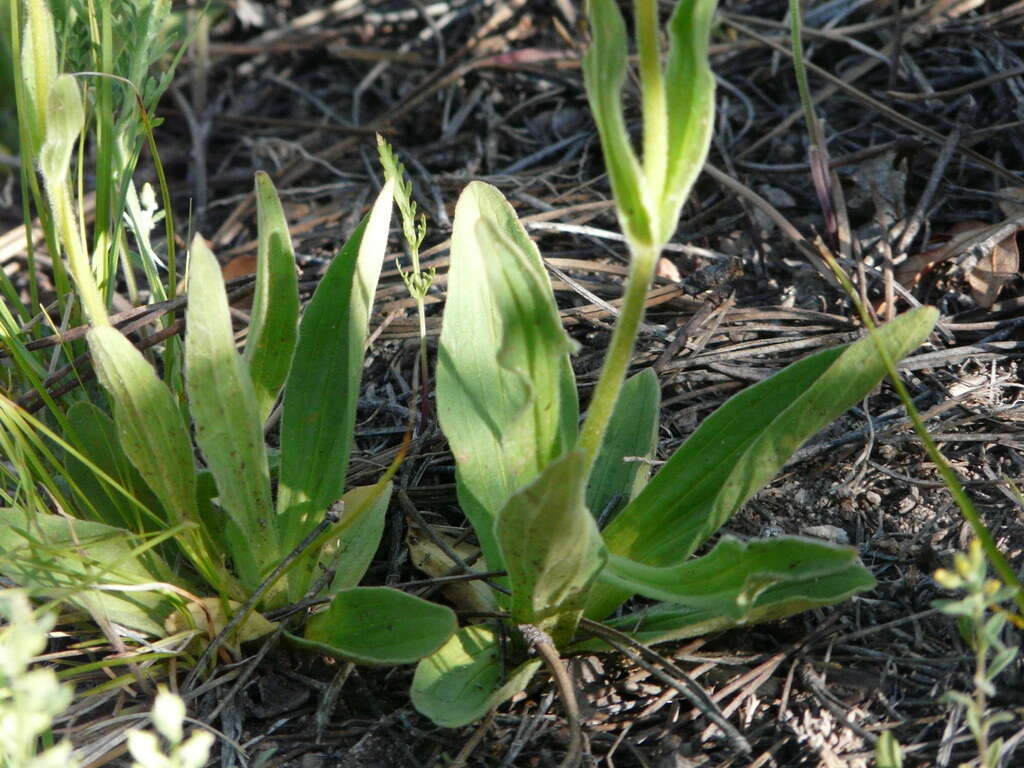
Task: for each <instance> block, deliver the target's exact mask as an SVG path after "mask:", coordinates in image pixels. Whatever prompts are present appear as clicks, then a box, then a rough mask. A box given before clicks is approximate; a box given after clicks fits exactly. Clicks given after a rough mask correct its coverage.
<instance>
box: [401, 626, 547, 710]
mask: <svg viewBox="0 0 1024 768" xmlns="http://www.w3.org/2000/svg"><path fill="white" fill-rule="evenodd" d="M541 664H542V662H541V660H540V659H530V660H529V661H527V662H524V663H523V664H520V665H519V666H518V667H516V668H515V669H514V670H512V671H511V673H509V674H507V675H506V673H505V670H504V668H503V666H502V664H501V659H500V655H499V653H498V645H497V642H496V640H495V636H494V632H493V631H492V630H490V629H488V628H487V627H484V626H480V625H475V626H472V627H465V628H463V629H460V630H459V631H458V632H457V633H456V634H455V635H453V636H452V638H451V639H450V640H449V641H448V642H447V643H445V645H444V647H443V648H441V649H440V650H439V651H437V653H435V654H433V655H432V656H428V657H427V658H425V659H423V661H421V662H420V663H419V664H418V665H416V675H415V677H414V678H413V681H412V703H413V706H415V707H416V709H417V710H418V711H419V712H420V713H421V714H424V715H426V716H427V717H429V718H430V719H431V720H433V721H434V723H435V724H436V725H439V726H441V727H442V728H459V727H461V726H463V725H469V724H470V723H472V722H473V721H474V720H479V719H480V718H481V717H483V716H484V715H486V714H487V713H488V712H489V711H490V710H492V709H493V708H494V707H496V706H498V705H499V704H501V703H503V702H504V701H506V700H508V699H510V698H511V697H512V696H514V695H515V694H517V693H519V692H520V691H522V690H523V689H525V688H526V686H527V684H528V683H529V682H530V678H532V677H533V675H534V673H536V671H537V670H538V669H539V668H540V666H541Z"/></svg>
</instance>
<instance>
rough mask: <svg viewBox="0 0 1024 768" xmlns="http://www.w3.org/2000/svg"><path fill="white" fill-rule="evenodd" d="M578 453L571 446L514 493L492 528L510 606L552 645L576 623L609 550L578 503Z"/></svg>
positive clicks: (517, 618) (583, 477)
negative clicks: (542, 633) (505, 570)
mask: <svg viewBox="0 0 1024 768" xmlns="http://www.w3.org/2000/svg"><path fill="white" fill-rule="evenodd" d="M584 463H585V461H584V457H583V454H582V453H580V452H578V451H572V452H571V453H568V454H566V455H565V456H563V457H562V458H560V459H557V460H555V461H554V462H552V463H551V464H549V465H548V467H547V468H546V469H545V470H544V472H542V473H541V475H540V477H538V478H537V479H536V480H535V481H534V482H533V483H531V484H530V485H528V486H526V487H525V488H523V489H522V490H521V491H518V492H517V493H515V494H513V495H512V498H510V499H509V500H508V503H507V504H506V505H505V507H504V508H503V509H502V510H501V512H500V513H499V514H498V520H497V523H496V524H495V535H496V536H497V539H498V546H500V547H501V554H502V556H503V558H504V562H505V568H506V569H507V570H508V580H509V583H510V584H511V586H512V602H511V613H512V617H513V619H514V620H515V621H516V623H519V624H532V625H534V626H536V627H539V628H540V629H542V630H544V631H545V632H547V633H548V634H549V635H551V637H552V639H553V640H554V641H555V644H556V645H558V644H560V643H562V642H564V641H566V640H568V639H569V638H570V637H571V636H572V634H573V632H574V631H575V629H576V624H577V622H578V621H579V618H580V615H581V614H582V612H583V607H584V606H585V605H586V601H587V595H588V594H589V591H590V585H591V584H592V583H593V582H594V579H595V578H597V574H598V573H599V572H600V570H601V568H602V567H603V566H604V562H605V559H606V557H607V553H606V552H605V548H604V543H603V542H602V541H601V534H600V532H599V531H598V530H597V524H596V522H595V521H594V518H593V516H592V515H591V514H590V512H589V511H588V510H587V507H586V504H584V503H583V487H584V485H585V483H586V473H585V471H584Z"/></svg>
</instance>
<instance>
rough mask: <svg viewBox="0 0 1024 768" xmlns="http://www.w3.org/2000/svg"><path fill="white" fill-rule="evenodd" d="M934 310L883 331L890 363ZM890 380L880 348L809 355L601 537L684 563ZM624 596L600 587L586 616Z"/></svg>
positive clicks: (721, 422) (708, 424) (742, 407)
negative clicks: (805, 446)
mask: <svg viewBox="0 0 1024 768" xmlns="http://www.w3.org/2000/svg"><path fill="white" fill-rule="evenodd" d="M937 318H938V313H937V311H936V310H935V309H934V308H931V307H922V308H920V309H917V310H914V311H912V312H908V313H906V314H904V315H902V316H900V317H898V318H897V319H896V320H894V321H893V322H891V323H889V324H888V325H885V326H883V327H882V328H880V329H879V336H880V339H881V341H882V343H884V344H885V345H886V348H887V349H888V351H889V354H890V355H891V356H892V358H893V359H900V358H902V357H904V356H905V355H906V354H907V353H909V352H910V351H911V350H913V349H914V348H916V347H917V346H918V345H919V344H920V343H921V342H922V341H924V339H926V338H927V336H928V333H929V332H930V331H931V329H932V327H933V326H934V325H935V321H936V319H937ZM884 375H885V371H884V368H883V366H882V363H881V361H880V360H879V358H878V355H877V353H876V351H875V346H874V342H873V341H872V339H870V338H864V339H861V340H860V341H857V342H855V343H853V344H849V345H846V346H842V347H837V348H835V349H829V350H825V351H823V352H819V353H817V354H815V355H811V356H810V357H807V358H805V359H803V360H801V361H799V362H797V363H794V364H793V365H790V366H789V367H787V368H785V369H784V370H782V371H780V372H779V373H777V374H775V375H774V376H772V377H771V378H768V379H765V380H764V381H761V382H758V383H757V384H755V385H754V386H752V387H749V388H748V389H746V390H744V391H743V392H741V393H739V394H738V395H736V396H735V397H733V398H731V399H730V400H729V401H728V402H726V403H725V405H723V406H722V407H721V408H719V409H718V410H717V411H715V412H714V413H713V414H712V415H711V416H709V417H708V418H707V419H706V420H705V421H704V423H703V424H701V425H700V427H699V428H698V429H697V431H696V432H694V433H693V435H691V436H690V438H689V439H688V440H687V441H686V442H685V443H684V444H683V445H682V446H681V447H680V448H679V450H678V451H676V453H675V454H674V455H673V456H672V458H671V459H670V460H669V461H668V463H667V464H666V465H665V466H664V467H662V469H661V470H660V471H659V472H658V473H657V475H655V477H654V479H653V480H652V481H651V482H650V484H649V485H648V486H647V487H646V488H645V489H644V490H643V491H642V492H641V493H640V495H639V496H637V497H636V498H635V499H634V500H633V502H632V503H631V504H629V505H628V506H627V507H626V508H625V509H624V510H622V512H620V513H619V515H618V516H617V517H616V518H615V519H614V520H612V522H611V523H610V524H609V525H608V527H607V528H605V530H604V539H605V543H606V544H607V545H608V549H609V551H610V552H612V553H614V554H618V555H622V556H624V557H628V558H629V559H630V560H635V561H636V562H639V563H644V564H646V565H654V566H658V565H671V564H673V563H680V562H683V561H684V560H685V559H686V558H688V557H689V556H690V555H691V554H692V553H693V552H694V550H695V549H696V548H697V547H698V546H700V545H701V543H703V542H704V541H706V540H707V538H708V537H709V536H711V535H712V534H713V533H714V532H715V531H716V530H718V528H719V527H721V525H722V524H723V523H724V522H725V521H726V520H728V519H729V517H731V516H732V514H733V513H734V512H735V511H736V510H737V509H739V507H740V506H741V505H742V504H743V503H744V502H745V501H746V500H747V499H749V498H750V497H751V496H752V495H753V494H754V493H756V492H757V490H758V489H760V488H761V486H763V485H764V484H765V483H767V482H768V481H769V480H770V479H771V478H772V477H773V476H774V475H775V474H776V473H777V472H778V471H779V470H780V469H781V468H782V466H783V465H784V464H785V463H786V461H787V459H789V457H790V456H791V455H792V453H793V452H794V451H795V450H796V449H797V448H798V447H799V446H800V445H801V444H802V443H803V442H804V441H805V440H807V439H808V438H809V437H811V436H812V435H814V434H815V433H816V432H817V431H818V430H820V429H822V428H823V427H824V426H826V425H827V424H829V423H830V422H831V421H833V420H834V419H835V418H837V417H838V416H840V415H841V414H842V413H843V412H844V411H845V410H846V409H847V408H849V407H850V406H851V405H854V404H855V403H857V402H859V401H860V400H861V399H863V398H864V397H865V396H866V395H867V394H868V393H869V392H870V391H871V389H872V387H874V386H875V385H876V384H877V383H878V382H879V381H880V380H881V378H882V377H883V376H884ZM626 597H628V594H627V593H625V592H620V591H617V590H606V589H595V590H594V593H593V598H592V601H591V604H590V605H589V606H588V608H587V616H589V617H591V618H601V617H602V616H607V615H608V614H609V613H610V612H611V611H612V609H613V608H614V607H615V606H616V605H618V604H619V603H620V602H622V600H624V599H625V598H626Z"/></svg>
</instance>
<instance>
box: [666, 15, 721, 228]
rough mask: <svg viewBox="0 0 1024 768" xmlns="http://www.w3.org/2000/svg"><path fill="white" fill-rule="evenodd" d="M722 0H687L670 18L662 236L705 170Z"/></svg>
mask: <svg viewBox="0 0 1024 768" xmlns="http://www.w3.org/2000/svg"><path fill="white" fill-rule="evenodd" d="M716 4H717V0H681V2H679V3H678V4H677V5H676V8H675V11H674V12H673V13H672V19H671V21H670V22H669V39H670V40H671V47H670V48H669V55H668V66H667V67H666V71H665V82H666V83H667V84H668V87H666V89H665V101H666V107H667V110H668V152H669V155H668V166H667V169H666V170H667V173H666V175H665V190H664V192H663V193H662V195H661V200H660V208H659V217H658V226H659V228H660V231H659V232H658V237H659V240H658V242H662V243H664V242H668V241H669V240H670V239H671V237H672V235H673V234H674V233H675V231H676V227H677V226H678V222H679V212H680V210H681V209H682V207H683V203H685V202H686V198H687V197H688V196H689V194H690V189H691V188H692V187H693V183H694V182H695V181H696V180H697V177H698V176H699V175H700V172H701V169H702V168H703V167H704V160H705V159H706V158H707V154H708V147H709V146H710V145H711V132H712V130H713V129H714V122H715V78H714V75H713V74H712V73H711V68H710V67H709V66H708V38H709V37H710V33H711V22H712V19H713V18H714V15H715V5H716Z"/></svg>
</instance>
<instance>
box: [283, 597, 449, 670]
mask: <svg viewBox="0 0 1024 768" xmlns="http://www.w3.org/2000/svg"><path fill="white" fill-rule="evenodd" d="M457 627H458V625H457V623H456V620H455V614H454V613H453V612H452V610H451V609H450V608H447V607H445V606H443V605H437V604H436V603H431V602H428V601H426V600H423V599H421V598H418V597H415V596H413V595H409V594H406V593H405V592H401V591H399V590H397V589H390V588H389V587H354V588H352V589H344V590H342V591H340V592H338V594H337V595H335V596H334V599H333V600H332V601H331V605H330V607H329V608H328V609H327V610H325V611H321V612H320V613H317V614H315V615H314V616H313V617H312V618H311V619H310V620H309V622H308V623H307V624H306V632H305V636H304V637H302V638H294V637H293V640H295V641H296V642H298V643H299V644H300V645H302V646H304V647H307V648H312V649H314V650H317V651H319V652H321V653H326V654H328V655H331V656H339V657H342V658H345V659H349V660H351V661H355V662H359V663H361V664H385V665H390V664H410V663H412V662H415V661H418V660H419V659H422V658H423V657H424V656H429V655H430V654H432V653H434V652H435V651H437V649H438V648H440V647H441V646H443V645H444V644H445V642H446V641H447V640H448V638H449V637H451V636H452V634H453V633H454V632H455V630H456V629H457Z"/></svg>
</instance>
